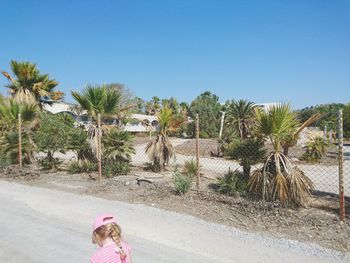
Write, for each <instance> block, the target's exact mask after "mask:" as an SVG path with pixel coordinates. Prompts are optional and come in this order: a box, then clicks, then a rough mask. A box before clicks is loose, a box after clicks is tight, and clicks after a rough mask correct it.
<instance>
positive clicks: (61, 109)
mask: <svg viewBox="0 0 350 263" xmlns="http://www.w3.org/2000/svg"><path fill="white" fill-rule="evenodd" d="M43 109H44V110H46V111H48V112H50V113H52V114H57V113H68V114H70V115H72V116H73V118H74V119H75V121H76V122H77V124H78V125H84V126H85V125H88V124H89V123H91V120H89V118H88V116H87V114H86V111H83V112H82V113H80V114H78V113H77V112H76V111H75V110H74V105H73V104H69V103H65V102H51V103H50V104H48V103H45V104H43ZM127 120H128V121H127V123H126V124H124V125H122V124H120V122H119V120H112V121H111V120H109V121H108V125H116V126H119V127H121V128H122V129H123V130H125V131H129V132H141V133H143V132H153V131H156V130H157V127H158V120H157V117H156V116H153V115H144V114H131V115H130V117H128V118H127Z"/></svg>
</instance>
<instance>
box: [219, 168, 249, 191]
mask: <svg viewBox="0 0 350 263" xmlns="http://www.w3.org/2000/svg"><path fill="white" fill-rule="evenodd" d="M216 184H217V187H218V191H219V192H220V193H222V194H226V195H235V194H237V193H238V194H240V195H245V194H246V192H247V181H246V180H245V178H244V176H243V173H241V172H240V171H237V170H236V171H234V172H232V171H231V170H229V171H228V173H227V174H225V175H224V176H223V177H221V178H218V179H217V183H216Z"/></svg>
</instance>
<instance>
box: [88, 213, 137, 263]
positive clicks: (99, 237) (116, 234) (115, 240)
mask: <svg viewBox="0 0 350 263" xmlns="http://www.w3.org/2000/svg"><path fill="white" fill-rule="evenodd" d="M121 232H122V231H121V228H120V226H119V225H118V224H117V221H116V219H115V217H114V216H113V215H111V214H103V215H100V216H98V217H97V218H96V220H95V222H94V225H93V232H92V243H94V244H98V245H99V246H100V248H99V249H98V250H97V251H96V252H95V253H94V254H93V255H92V256H91V258H90V262H91V263H132V260H131V255H130V247H129V245H128V244H126V243H125V242H124V241H122V239H121Z"/></svg>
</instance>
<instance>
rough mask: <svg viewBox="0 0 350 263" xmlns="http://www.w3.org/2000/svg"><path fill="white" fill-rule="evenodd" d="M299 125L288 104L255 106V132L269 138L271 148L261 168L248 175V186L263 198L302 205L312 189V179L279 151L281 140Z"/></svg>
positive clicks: (285, 203)
mask: <svg viewBox="0 0 350 263" xmlns="http://www.w3.org/2000/svg"><path fill="white" fill-rule="evenodd" d="M298 125H299V123H298V121H297V119H296V116H295V114H294V113H293V111H292V110H291V109H290V106H289V105H288V104H279V105H276V106H274V107H272V108H270V109H268V110H267V111H263V110H256V123H255V132H256V133H257V134H260V135H261V136H262V137H263V138H267V139H269V140H270V142H271V143H272V145H273V151H272V153H271V154H270V155H269V156H268V157H267V159H266V161H265V163H264V165H263V168H262V169H261V170H258V171H255V172H254V173H253V175H252V176H251V178H250V180H249V184H248V185H249V189H250V190H251V191H252V192H254V193H255V194H257V195H258V196H262V197H263V199H267V200H279V201H280V202H281V204H282V205H284V206H287V205H290V206H293V207H294V206H300V205H304V204H305V203H306V202H307V199H308V197H309V196H310V194H311V191H312V189H313V183H312V181H311V180H310V179H309V178H308V177H307V176H306V175H305V174H304V173H303V171H301V170H300V169H299V168H298V167H297V166H296V165H295V164H294V163H293V162H292V160H291V159H290V158H289V157H288V156H286V155H284V154H283V153H282V150H283V148H282V143H283V142H284V141H285V140H286V139H287V138H288V137H290V136H291V134H292V133H293V131H295V129H296V127H298ZM259 193H261V195H259Z"/></svg>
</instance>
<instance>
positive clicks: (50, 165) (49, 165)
mask: <svg viewBox="0 0 350 263" xmlns="http://www.w3.org/2000/svg"><path fill="white" fill-rule="evenodd" d="M62 162H63V161H62V160H60V159H59V158H54V157H52V156H46V157H44V158H41V159H39V160H38V163H39V165H40V166H41V168H42V169H43V170H51V169H54V168H55V169H58V166H59V165H60V164H61V163H62Z"/></svg>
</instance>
